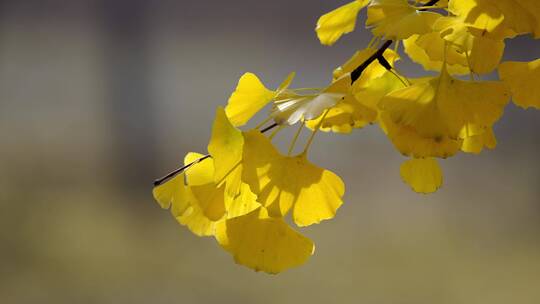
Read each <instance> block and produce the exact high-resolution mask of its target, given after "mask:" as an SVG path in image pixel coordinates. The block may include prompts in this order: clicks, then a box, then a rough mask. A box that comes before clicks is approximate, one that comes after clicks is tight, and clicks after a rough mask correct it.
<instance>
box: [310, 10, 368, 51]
mask: <svg viewBox="0 0 540 304" xmlns="http://www.w3.org/2000/svg"><path fill="white" fill-rule="evenodd" d="M369 1H370V0H355V1H353V2H351V3H348V4H345V5H343V6H341V7H339V8H337V9H335V10H333V11H331V12H329V13H326V14H324V15H322V16H321V17H320V18H319V20H318V21H317V27H316V28H315V31H316V32H317V37H319V40H320V41H321V43H322V44H324V45H332V44H334V43H335V42H336V41H337V40H338V39H339V38H340V37H341V36H342V35H343V34H347V33H350V32H352V31H353V30H354V27H355V25H356V18H357V15H358V12H359V11H360V10H361V9H362V8H363V7H365V6H366V5H367V4H368V3H369Z"/></svg>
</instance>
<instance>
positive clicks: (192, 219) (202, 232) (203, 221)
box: [171, 204, 218, 236]
mask: <svg viewBox="0 0 540 304" xmlns="http://www.w3.org/2000/svg"><path fill="white" fill-rule="evenodd" d="M171 212H172V214H173V216H174V217H175V218H176V220H177V221H178V222H179V223H180V224H182V225H184V226H186V227H188V228H189V230H190V231H191V232H193V234H195V235H198V236H213V235H214V232H215V230H216V224H217V223H218V222H216V221H212V220H210V219H209V218H207V217H206V216H205V215H204V213H203V211H202V209H201V208H200V207H199V206H198V205H197V204H192V205H190V206H189V207H188V208H187V209H186V210H185V211H183V212H179V211H178V210H176V209H175V208H171Z"/></svg>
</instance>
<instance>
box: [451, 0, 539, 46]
mask: <svg viewBox="0 0 540 304" xmlns="http://www.w3.org/2000/svg"><path fill="white" fill-rule="evenodd" d="M449 10H450V11H451V12H452V13H453V14H455V15H457V16H459V17H460V18H463V19H464V20H465V21H466V22H467V23H468V24H470V25H472V26H473V27H476V28H480V29H481V30H480V31H477V32H476V35H477V36H480V35H482V36H490V37H491V38H498V39H503V38H506V37H512V36H513V35H515V34H526V33H534V34H535V36H536V37H538V35H539V34H540V31H539V24H538V21H539V16H540V4H539V3H538V1H537V0H497V1H493V0H474V1H470V0H453V1H450V3H449Z"/></svg>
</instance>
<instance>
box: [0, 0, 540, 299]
mask: <svg viewBox="0 0 540 304" xmlns="http://www.w3.org/2000/svg"><path fill="white" fill-rule="evenodd" d="M346 2H347V1H322V0H310V1H308V0H297V1H285V0H273V1H247V0H230V1H172V0H163V1H158V0H156V1H144V0H131V1H127V0H126V1H120V0H94V1H91V0H86V1H84V0H73V1H67V0H65V1H60V0H56V1H48V0H41V1H37V0H36V1H29V0H26V1H25V0H19V1H16V0H12V1H6V0H4V1H0V143H1V149H0V170H1V174H0V261H1V262H0V302H2V303H305V302H308V301H309V302H310V303H353V302H354V303H378V304H386V303H388V304H391V303H392V304H395V303H400V304H401V303H404V304H405V303H410V304H413V303H414V304H417V303H438V304H441V303H443V304H444V303H475V304H481V303H489V304H498V303H505V304H507V303H520V304H527V303H531V304H533V303H534V304H536V303H539V302H540V289H539V288H538V286H540V236H539V233H540V187H539V186H540V161H539V156H540V119H539V118H540V112H538V111H534V110H528V111H524V110H522V109H518V108H517V107H515V106H513V105H510V106H508V108H507V110H506V116H505V117H504V118H503V119H502V120H501V121H500V122H499V123H498V124H497V125H496V134H497V136H498V140H499V145H498V148H497V149H496V150H494V151H487V152H484V153H482V154H481V155H480V156H475V155H460V156H457V157H454V158H451V159H448V160H446V161H444V162H443V167H444V171H445V182H444V187H443V188H442V189H441V190H440V191H439V192H437V193H436V194H433V195H428V196H425V195H418V194H415V193H413V192H412V191H411V190H410V189H409V188H408V187H407V186H406V185H405V184H403V183H402V182H401V180H400V177H399V165H400V163H401V161H402V160H403V159H404V158H403V157H402V156H401V155H399V153H397V152H396V151H395V150H394V149H393V147H392V145H391V144H390V143H389V141H388V140H387V139H386V138H385V136H384V135H383V134H382V132H381V131H380V130H379V129H378V127H376V126H372V127H368V128H366V129H363V130H359V131H356V132H354V133H353V134H352V135H350V136H341V135H327V134H322V135H321V136H318V137H317V139H316V141H315V144H314V146H313V149H312V151H311V155H310V158H311V160H312V161H313V162H315V163H316V164H319V165H320V166H323V167H326V168H328V169H330V170H332V171H334V172H336V173H337V174H339V175H340V176H341V177H342V178H343V179H344V181H345V182H346V185H347V193H346V196H345V204H344V205H343V207H342V208H341V209H340V210H339V212H338V215H337V216H336V218H335V219H334V220H332V221H327V222H324V223H322V224H320V225H316V226H312V227H308V228H307V229H302V230H301V231H302V232H303V233H305V234H307V235H308V236H309V237H311V238H312V239H313V240H314V241H315V244H316V253H315V255H314V256H313V257H312V258H311V259H310V261H309V262H308V263H307V264H306V265H304V266H303V267H300V268H297V269H293V270H289V271H287V272H285V273H282V274H280V275H277V276H270V275H266V274H263V273H255V272H253V271H251V270H249V269H247V268H244V267H242V266H238V265H236V264H234V262H233V261H232V258H231V257H230V256H229V255H228V254H227V253H225V252H224V251H223V250H221V249H220V248H219V246H218V245H217V244H216V243H215V242H214V241H213V240H212V239H210V238H208V239H203V238H199V237H196V236H194V235H192V234H191V233H190V232H189V231H188V230H187V229H186V228H184V227H181V226H179V225H178V224H177V223H176V222H175V220H174V219H173V218H172V217H171V216H170V214H169V213H168V212H166V211H162V210H161V209H160V208H159V207H158V205H157V204H156V203H155V202H154V200H153V198H152V196H151V181H152V180H153V179H154V178H155V177H158V176H161V175H163V174H164V173H166V172H167V171H169V170H170V169H173V168H175V167H176V166H177V165H179V163H180V162H181V161H182V159H183V156H184V154H185V153H186V152H189V151H198V152H204V151H205V150H206V144H207V141H208V138H209V135H210V129H211V123H212V119H213V116H214V113H215V108H216V107H217V106H219V105H225V103H226V101H227V98H228V96H229V94H230V93H231V92H232V91H233V90H234V87H235V85H236V82H237V79H238V78H239V77H240V76H241V75H242V74H243V73H244V72H246V71H251V72H254V73H256V74H258V75H259V76H260V77H261V79H262V80H263V81H264V82H265V83H266V84H267V85H268V86H269V87H270V88H273V87H276V86H277V85H278V84H279V83H280V82H281V80H282V79H283V78H284V77H285V76H286V75H287V74H288V73H289V72H290V71H296V72H297V79H296V81H295V85H294V86H295V87H306V86H307V87H313V86H324V85H325V84H326V83H327V82H328V81H329V79H330V76H331V71H332V69H333V68H335V67H336V66H338V65H339V64H341V63H342V62H344V61H345V60H347V59H348V58H349V57H350V56H351V55H352V54H353V52H354V51H355V50H356V49H359V48H363V47H364V46H366V44H367V43H368V42H369V40H370V35H369V32H368V31H367V30H365V29H363V27H362V26H361V24H362V21H363V20H364V18H361V21H360V22H359V30H357V31H356V32H355V33H353V34H349V35H346V36H345V37H344V38H342V40H340V41H339V42H338V43H337V44H336V45H335V46H333V47H331V48H329V47H323V46H321V45H320V44H319V42H318V41H317V39H316V36H315V33H314V30H313V29H314V26H315V23H316V20H317V18H318V17H319V16H320V15H321V14H323V13H325V12H327V11H330V10H331V9H333V8H336V7H338V6H339V5H341V4H344V3H346ZM539 55H540V41H538V40H537V41H534V40H531V39H530V38H529V37H522V38H519V39H515V40H512V41H511V42H509V43H508V46H507V53H506V59H509V60H517V59H520V60H531V59H534V58H538V57H540V56H539ZM400 68H401V70H403V71H406V74H408V75H419V72H421V70H420V69H419V68H418V67H417V66H415V65H413V64H411V63H410V62H409V61H408V60H403V61H402V62H401V63H400ZM539 85H540V84H539ZM281 140H288V138H286V137H285V136H283V137H282V138H281Z"/></svg>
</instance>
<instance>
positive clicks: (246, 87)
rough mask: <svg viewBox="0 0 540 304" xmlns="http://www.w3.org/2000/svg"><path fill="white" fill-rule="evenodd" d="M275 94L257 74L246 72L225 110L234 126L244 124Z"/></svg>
mask: <svg viewBox="0 0 540 304" xmlns="http://www.w3.org/2000/svg"><path fill="white" fill-rule="evenodd" d="M274 96H275V93H274V92H273V91H270V90H268V89H267V88H266V87H265V86H264V85H263V84H262V82H261V81H260V80H259V78H257V76H256V75H255V74H253V73H245V74H244V75H242V77H240V80H239V81H238V85H237V87H236V90H235V91H234V92H233V93H232V95H231V97H230V98H229V101H228V103H227V107H226V108H225V112H226V113H227V116H228V117H229V118H230V120H231V123H232V124H233V125H234V126H242V125H244V124H246V123H247V122H248V121H249V120H250V119H251V117H253V116H254V115H255V114H256V113H257V112H259V111H260V110H261V109H262V108H263V107H264V106H265V105H267V104H268V103H269V102H270V101H271V100H272V98H274Z"/></svg>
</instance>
